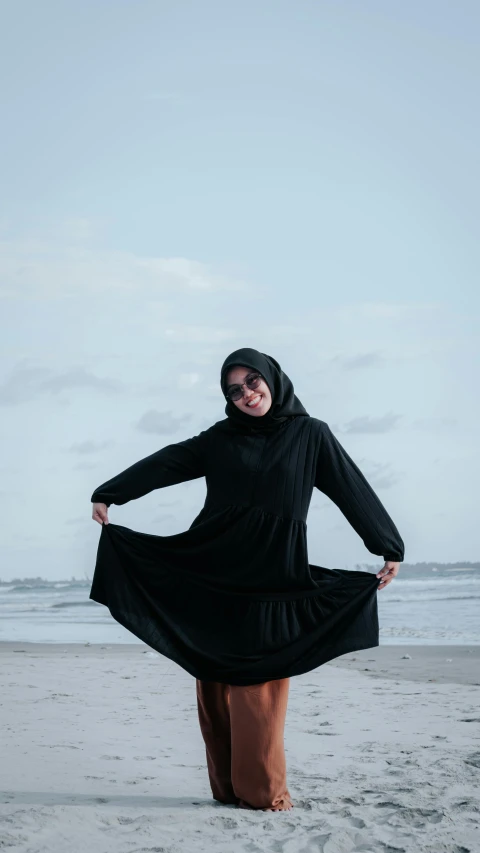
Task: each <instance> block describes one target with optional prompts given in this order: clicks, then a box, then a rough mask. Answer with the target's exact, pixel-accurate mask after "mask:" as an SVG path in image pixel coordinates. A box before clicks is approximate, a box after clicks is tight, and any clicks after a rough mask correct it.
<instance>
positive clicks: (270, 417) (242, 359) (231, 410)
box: [220, 347, 309, 433]
mask: <svg viewBox="0 0 480 853" xmlns="http://www.w3.org/2000/svg"><path fill="white" fill-rule="evenodd" d="M238 366H241V367H251V368H252V370H258V372H259V373H261V374H262V376H263V378H264V380H265V382H266V383H267V385H268V387H269V389H270V393H271V395H272V405H271V406H270V408H269V410H268V412H266V414H265V415H262V416H261V417H258V418H255V417H254V416H253V415H248V414H247V413H246V412H242V411H241V410H240V409H239V408H238V407H237V406H236V405H235V403H233V401H232V400H230V399H229V398H228V397H227V394H226V391H227V387H228V385H227V374H228V371H229V370H230V369H231V368H232V367H238ZM220 385H221V388H222V392H223V395H224V397H225V399H226V400H227V405H226V406H225V414H226V415H227V417H228V419H229V421H230V424H231V426H235V427H238V428H244V429H245V428H246V429H247V430H249V431H252V432H261V433H264V432H273V431H274V430H276V429H278V428H279V427H280V426H281V425H282V424H283V423H285V422H286V421H288V420H291V419H293V418H296V417H298V416H299V415H303V416H306V417H309V414H308V412H307V411H306V410H305V409H304V407H303V406H302V404H301V402H300V400H299V399H298V398H297V397H296V396H295V393H294V390H293V385H292V382H291V380H290V379H289V378H288V376H287V374H286V373H284V371H283V370H282V368H281V367H280V365H279V363H278V361H275V359H274V358H272V356H271V355H267V354H266V353H264V352H259V351H258V350H256V349H250V348H249V347H245V348H244V349H237V350H235V352H232V353H230V355H229V356H227V358H226V359H225V361H224V362H223V364H222V369H221V372H220Z"/></svg>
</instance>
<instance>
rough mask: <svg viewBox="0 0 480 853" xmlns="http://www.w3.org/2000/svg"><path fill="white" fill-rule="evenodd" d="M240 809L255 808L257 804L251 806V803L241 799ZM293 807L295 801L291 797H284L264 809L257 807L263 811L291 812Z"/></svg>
mask: <svg viewBox="0 0 480 853" xmlns="http://www.w3.org/2000/svg"><path fill="white" fill-rule="evenodd" d="M238 808H239V809H255V806H251V805H250V803H247V802H246V801H245V800H240V801H239V803H238ZM291 809H293V803H292V801H291V799H290V798H289V797H284V798H283V800H280V802H279V803H277V804H276V805H275V806H268V807H267V808H264V809H257V811H262V812H289V811H290V810H291Z"/></svg>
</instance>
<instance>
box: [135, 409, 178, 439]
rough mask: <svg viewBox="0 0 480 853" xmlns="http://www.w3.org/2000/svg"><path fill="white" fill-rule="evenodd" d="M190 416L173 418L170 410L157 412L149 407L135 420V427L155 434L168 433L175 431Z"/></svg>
mask: <svg viewBox="0 0 480 853" xmlns="http://www.w3.org/2000/svg"><path fill="white" fill-rule="evenodd" d="M191 418H192V415H191V414H186V415H181V416H180V417H178V418H175V417H174V416H173V415H172V413H171V412H159V411H157V410H156V409H150V410H149V411H148V412H145V414H144V415H142V417H141V418H140V420H139V421H137V423H136V424H135V428H136V429H138V430H140V431H141V432H148V433H154V434H155V435H170V433H174V432H177V431H178V429H179V428H180V427H181V425H182V424H183V423H184V422H185V421H189V420H191Z"/></svg>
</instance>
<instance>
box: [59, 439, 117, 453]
mask: <svg viewBox="0 0 480 853" xmlns="http://www.w3.org/2000/svg"><path fill="white" fill-rule="evenodd" d="M111 444H112V442H111V441H88V440H87V441H80V442H77V443H76V444H71V445H70V447H69V448H68V449H69V451H70V453H80V454H84V453H98V451H100V450H104V449H105V447H110V445H111Z"/></svg>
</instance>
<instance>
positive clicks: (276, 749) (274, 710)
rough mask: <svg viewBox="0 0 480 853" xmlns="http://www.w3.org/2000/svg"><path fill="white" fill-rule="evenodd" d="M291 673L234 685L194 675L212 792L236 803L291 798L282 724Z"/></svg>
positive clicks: (266, 804)
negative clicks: (247, 684) (261, 680)
mask: <svg viewBox="0 0 480 853" xmlns="http://www.w3.org/2000/svg"><path fill="white" fill-rule="evenodd" d="M289 685H290V679H289V678H281V679H278V680H275V681H266V682H264V683H263V684H252V685H249V686H246V687H245V686H239V685H236V684H221V683H220V682H216V681H199V680H198V679H197V706H198V717H199V721H200V729H201V732H202V736H203V739H204V741H205V747H206V754H207V768H208V775H209V779H210V786H211V789H212V794H213V798H214V799H215V800H219V801H220V802H221V803H235V804H236V805H237V806H239V807H240V808H247V809H248V808H253V809H271V808H275V807H277V808H278V807H280V808H281V807H282V805H284V803H286V802H291V801H290V794H289V792H288V789H287V779H286V776H287V771H286V762H285V752H284V742H283V738H284V726H285V716H286V712H287V701H288V691H289Z"/></svg>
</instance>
